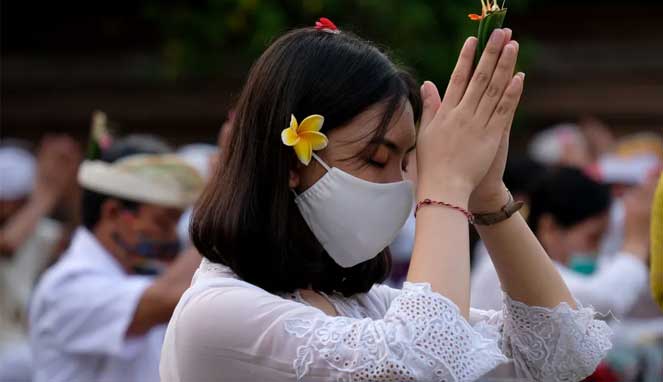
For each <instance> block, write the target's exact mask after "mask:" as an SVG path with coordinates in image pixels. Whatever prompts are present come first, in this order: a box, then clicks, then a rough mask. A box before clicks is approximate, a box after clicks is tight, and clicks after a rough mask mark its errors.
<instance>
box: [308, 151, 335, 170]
mask: <svg viewBox="0 0 663 382" xmlns="http://www.w3.org/2000/svg"><path fill="white" fill-rule="evenodd" d="M311 155H313V158H315V160H317V161H318V163H320V165H322V167H324V168H325V170H327V172H329V171H331V167H329V166H328V165H327V163H325V161H323V160H322V158H320V157H319V156H318V154H316V153H311Z"/></svg>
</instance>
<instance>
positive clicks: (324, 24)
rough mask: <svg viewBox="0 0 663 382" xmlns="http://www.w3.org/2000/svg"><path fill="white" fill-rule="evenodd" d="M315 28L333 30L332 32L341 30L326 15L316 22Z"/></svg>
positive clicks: (326, 30)
mask: <svg viewBox="0 0 663 382" xmlns="http://www.w3.org/2000/svg"><path fill="white" fill-rule="evenodd" d="M315 29H317V30H323V31H325V32H332V33H338V32H339V30H338V28H337V27H336V25H335V24H334V23H333V22H332V21H331V20H329V19H328V18H326V17H320V18H319V19H318V21H316V22H315Z"/></svg>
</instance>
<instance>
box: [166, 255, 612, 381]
mask: <svg viewBox="0 0 663 382" xmlns="http://www.w3.org/2000/svg"><path fill="white" fill-rule="evenodd" d="M326 297H327V298H328V299H329V301H330V302H331V303H332V305H333V306H334V307H335V308H336V311H337V312H338V314H339V316H336V317H333V316H328V315H326V314H325V313H323V312H322V311H321V310H319V309H317V308H315V307H312V306H310V305H308V304H307V303H306V302H305V301H304V300H303V299H302V298H301V296H300V295H299V294H298V293H294V294H290V295H283V296H277V295H274V294H271V293H268V292H266V291H264V290H262V289H260V288H258V287H256V286H254V285H252V284H249V283H246V282H244V281H242V280H240V279H238V278H237V276H235V275H234V274H233V273H232V272H231V271H230V270H229V268H227V267H224V266H221V265H216V264H212V263H210V262H208V261H207V260H203V263H202V264H201V267H200V268H199V269H198V271H197V272H196V276H195V277H194V282H193V284H192V286H191V288H190V289H189V290H188V291H187V292H186V293H185V294H184V296H183V297H182V299H181V300H180V303H179V305H178V306H177V308H176V310H175V312H174V314H173V317H172V319H171V321H170V324H169V326H168V330H167V333H166V339H165V342H164V346H163V350H162V355H161V365H160V373H161V379H162V381H163V382H186V381H197V382H203V381H291V380H305V381H329V380H335V381H348V382H349V381H399V382H402V381H474V380H476V379H477V378H479V377H480V376H481V375H483V374H485V373H486V372H488V371H490V370H491V369H493V368H495V367H496V366H497V365H499V364H501V363H504V362H508V361H509V358H511V359H512V360H513V362H514V363H515V366H516V369H517V372H518V373H519V374H520V376H522V377H524V378H527V379H528V380H536V381H579V380H581V379H582V378H584V377H585V376H587V375H589V374H591V373H592V371H593V370H594V368H595V367H596V366H597V364H598V363H599V361H600V360H601V359H602V358H603V356H605V354H606V352H607V351H608V349H609V348H610V346H611V343H610V339H609V337H610V334H611V331H610V329H609V328H608V326H607V325H606V324H605V323H604V322H602V321H598V320H595V319H594V311H593V310H592V309H591V308H583V307H580V306H578V309H577V310H574V309H571V308H570V306H569V305H568V304H565V303H562V304H560V305H559V306H557V307H556V308H554V309H546V308H541V307H532V306H527V305H525V304H522V303H519V302H517V301H513V300H511V299H509V298H508V297H506V298H505V304H504V308H503V310H502V311H480V310H474V309H472V311H471V313H470V320H469V322H468V321H467V320H465V319H464V318H463V317H462V316H461V314H460V312H459V309H458V307H457V306H456V305H455V304H454V303H453V302H452V301H450V300H449V299H447V298H445V297H444V296H442V295H440V294H438V293H435V292H433V291H431V288H430V285H428V284H418V283H417V284H415V283H405V286H404V287H403V289H402V290H396V289H392V288H389V287H386V286H383V285H378V286H375V287H373V289H371V290H370V291H369V292H368V293H366V294H361V295H356V296H353V297H350V298H346V297H343V296H336V295H329V296H326ZM507 357H508V358H507Z"/></svg>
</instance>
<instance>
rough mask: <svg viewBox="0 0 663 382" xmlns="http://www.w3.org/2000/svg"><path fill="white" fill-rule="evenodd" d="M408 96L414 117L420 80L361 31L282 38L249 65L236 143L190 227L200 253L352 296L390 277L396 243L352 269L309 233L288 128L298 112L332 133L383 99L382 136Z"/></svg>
mask: <svg viewBox="0 0 663 382" xmlns="http://www.w3.org/2000/svg"><path fill="white" fill-rule="evenodd" d="M407 101H409V102H410V104H411V105H412V108H413V111H414V115H415V121H414V122H415V123H416V122H418V119H419V116H420V114H421V99H420V96H419V91H418V87H417V86H416V83H415V81H414V79H413V78H412V76H411V75H409V74H408V73H407V72H405V71H403V70H400V69H398V68H397V67H396V66H395V65H394V64H393V63H392V62H391V61H390V59H389V58H388V57H387V55H386V54H385V53H383V52H381V51H380V50H379V49H378V48H376V47H375V46H374V45H372V44H371V43H369V42H367V41H365V40H362V39H360V38H359V37H356V36H354V35H352V34H349V33H346V32H341V33H338V34H334V33H329V32H325V31H319V30H315V29H312V28H306V29H298V30H294V31H292V32H289V33H287V34H286V35H284V36H282V37H280V38H279V39H277V40H276V41H275V42H274V43H273V44H272V45H271V46H270V47H269V48H268V49H267V50H266V51H265V52H264V53H263V54H262V56H261V57H260V58H259V59H258V61H257V62H256V63H255V64H254V66H253V68H252V69H251V72H250V74H249V77H248V79H247V82H246V85H245V86H244V89H243V91H242V93H241V95H240V98H239V100H238V104H237V108H236V111H237V115H236V120H235V122H234V125H233V127H232V133H231V137H230V143H229V150H225V152H224V154H223V155H224V156H223V158H222V161H221V165H220V166H219V169H218V170H217V172H216V174H214V176H213V177H212V179H211V180H210V182H209V183H208V185H207V187H206V189H205V191H204V192H203V194H202V196H201V198H200V199H199V202H198V204H197V206H196V209H195V212H194V216H193V219H192V224H191V227H190V231H191V237H192V241H193V243H194V245H195V246H196V248H197V249H198V251H200V253H201V254H202V255H203V256H205V257H206V258H207V259H209V260H210V261H212V262H215V263H221V264H225V265H227V266H229V267H230V268H231V269H232V270H233V271H234V272H235V273H236V274H237V275H238V276H239V277H241V278H242V279H243V280H245V281H247V282H250V283H252V284H254V285H257V286H259V287H261V288H263V289H265V290H267V291H270V292H272V293H278V292H290V291H294V290H296V289H300V288H313V289H314V290H318V291H322V292H325V293H333V292H339V293H342V294H344V295H346V296H349V295H352V294H355V293H361V292H366V291H368V290H369V289H370V288H371V286H373V284H375V283H377V282H381V281H384V279H385V278H386V277H387V275H388V274H389V271H390V267H391V257H390V255H389V253H388V250H384V251H383V252H381V253H380V254H376V255H377V256H376V257H375V258H374V259H372V260H369V261H366V262H363V263H361V264H358V265H356V266H354V267H352V268H347V269H345V268H342V267H340V266H339V265H337V264H336V263H335V262H334V261H333V260H332V259H331V257H329V255H328V254H327V253H326V252H325V250H324V249H323V248H322V246H321V245H320V243H319V242H318V241H317V239H316V238H315V236H314V235H313V233H312V232H311V231H310V229H309V228H308V226H307V225H306V222H305V221H304V219H303V218H302V216H301V214H300V212H299V210H298V209H297V207H296V205H295V203H294V197H293V194H292V192H291V190H290V188H289V177H290V171H291V170H292V169H294V168H295V167H296V165H297V160H296V157H295V154H294V152H293V150H292V148H291V147H286V146H285V145H283V144H282V143H281V131H282V130H283V129H284V128H286V127H287V126H288V125H289V122H290V115H291V114H294V115H295V116H296V117H297V119H299V120H301V119H302V118H304V117H306V116H308V115H311V114H321V115H323V116H324V117H325V123H324V126H323V128H322V132H323V133H327V132H329V131H330V130H332V129H335V128H338V127H341V126H343V125H345V124H347V123H349V122H350V121H351V120H352V119H353V118H354V117H356V116H357V115H359V114H360V113H362V112H364V111H366V110H367V109H368V108H370V107H371V106H374V105H378V104H379V105H381V106H383V110H384V114H383V117H382V119H381V121H380V123H379V125H378V127H377V129H376V130H375V132H374V134H375V136H376V137H382V136H384V134H385V133H386V130H387V128H388V126H389V124H390V122H391V121H392V119H393V118H394V115H395V114H396V113H400V112H402V110H403V107H404V105H405V104H406V102H407ZM369 146H370V145H369ZM368 149H369V147H367V150H368ZM347 218H348V219H352V216H348V217H347Z"/></svg>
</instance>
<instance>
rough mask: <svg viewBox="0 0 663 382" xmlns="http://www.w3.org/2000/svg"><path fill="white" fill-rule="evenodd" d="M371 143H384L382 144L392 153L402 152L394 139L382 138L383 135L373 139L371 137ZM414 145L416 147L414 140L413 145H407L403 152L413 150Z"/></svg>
mask: <svg viewBox="0 0 663 382" xmlns="http://www.w3.org/2000/svg"><path fill="white" fill-rule="evenodd" d="M371 143H373V144H376V145H384V146H385V147H387V148H388V149H389V150H390V151H392V152H394V153H396V154H399V153H402V152H403V150H402V149H401V148H400V146H398V145H397V144H396V143H395V142H394V141H392V140H390V139H387V138H384V137H380V138H375V139H373V140H372V141H371ZM415 147H417V144H416V142H415V144H414V145H412V146H411V147H409V148H408V149H407V150H405V153H406V154H407V153H409V152H410V151H412V150H414V149H415Z"/></svg>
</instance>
